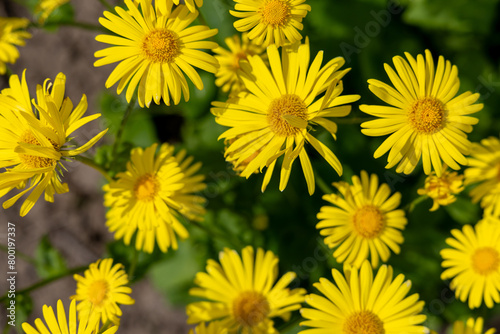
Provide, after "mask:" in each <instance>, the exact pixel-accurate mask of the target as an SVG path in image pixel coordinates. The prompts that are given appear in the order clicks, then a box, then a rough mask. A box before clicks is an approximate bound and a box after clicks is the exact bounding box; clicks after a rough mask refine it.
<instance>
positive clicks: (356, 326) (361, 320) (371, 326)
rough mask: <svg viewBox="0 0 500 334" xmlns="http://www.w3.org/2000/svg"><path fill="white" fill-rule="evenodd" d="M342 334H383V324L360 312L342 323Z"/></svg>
mask: <svg viewBox="0 0 500 334" xmlns="http://www.w3.org/2000/svg"><path fill="white" fill-rule="evenodd" d="M343 333H344V334H385V329H384V323H383V322H382V320H380V318H379V317H378V316H377V315H376V314H374V313H372V312H370V311H361V312H357V313H354V314H351V315H350V316H349V317H348V318H347V319H346V320H345V322H344V327H343Z"/></svg>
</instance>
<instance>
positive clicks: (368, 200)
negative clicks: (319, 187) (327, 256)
mask: <svg viewBox="0 0 500 334" xmlns="http://www.w3.org/2000/svg"><path fill="white" fill-rule="evenodd" d="M333 185H334V186H335V187H336V188H337V189H338V190H339V193H340V194H339V195H336V194H328V195H324V196H323V199H324V200H326V201H328V202H330V203H332V204H333V205H334V206H323V207H322V208H321V210H320V212H319V213H318V219H321V221H320V222H319V223H318V224H317V225H316V228H317V229H320V230H321V231H320V234H321V235H322V236H324V237H325V244H327V245H328V247H330V248H335V247H337V249H336V250H335V252H334V253H333V256H334V257H335V259H336V260H337V262H345V263H347V264H352V265H354V266H355V267H359V266H360V265H361V263H363V261H364V260H365V259H367V258H368V255H370V257H371V264H372V266H373V267H374V268H375V267H377V266H378V264H379V257H380V258H381V259H382V261H383V262H386V261H387V260H388V259H389V257H390V255H391V250H392V251H393V252H394V253H396V254H399V251H400V248H399V245H400V244H402V243H403V240H404V239H403V235H402V234H401V230H403V229H404V228H405V226H406V223H407V220H406V217H405V213H404V211H403V210H401V209H399V210H396V208H397V207H398V206H399V204H400V202H401V194H400V193H395V194H393V195H392V196H391V190H390V188H389V186H388V185H387V184H385V183H383V184H381V185H379V181H378V177H377V175H375V174H372V175H371V176H368V173H366V172H365V171H361V179H360V178H359V177H358V176H353V177H352V185H349V184H348V183H347V182H343V181H342V182H336V183H333Z"/></svg>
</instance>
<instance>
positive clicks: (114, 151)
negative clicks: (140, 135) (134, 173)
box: [110, 97, 136, 167]
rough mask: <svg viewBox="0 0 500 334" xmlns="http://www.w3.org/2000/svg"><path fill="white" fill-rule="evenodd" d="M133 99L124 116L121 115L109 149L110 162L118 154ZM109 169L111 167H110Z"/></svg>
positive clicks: (132, 107)
mask: <svg viewBox="0 0 500 334" xmlns="http://www.w3.org/2000/svg"><path fill="white" fill-rule="evenodd" d="M135 101H136V99H135V97H133V98H132V99H131V100H130V102H129V104H128V105H127V109H125V114H124V115H123V118H122V121H121V123H120V127H119V128H118V132H117V133H116V137H115V142H114V143H113V148H112V149H111V159H112V161H115V160H116V155H117V153H118V147H120V143H121V140H122V136H123V131H124V130H125V126H126V125H127V122H128V119H129V118H130V114H131V113H132V110H133V109H134V106H135ZM110 167H111V166H110Z"/></svg>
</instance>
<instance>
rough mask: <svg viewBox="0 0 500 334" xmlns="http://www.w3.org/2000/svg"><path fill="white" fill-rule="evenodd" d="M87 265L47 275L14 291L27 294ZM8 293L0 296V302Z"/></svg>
mask: <svg viewBox="0 0 500 334" xmlns="http://www.w3.org/2000/svg"><path fill="white" fill-rule="evenodd" d="M88 267H89V265H86V266H82V267H76V268H72V269H68V270H67V271H65V272H63V273H61V274H59V275H55V276H52V277H49V278H46V279H44V280H41V281H39V282H37V283H35V284H33V285H31V286H29V287H27V288H25V289H22V290H18V291H17V292H16V295H24V294H27V293H29V292H31V291H33V290H36V289H38V288H41V287H42V286H45V285H47V284H50V283H52V282H54V281H57V280H58V279H61V278H63V277H66V276H69V275H73V274H76V273H79V272H82V271H84V270H86V269H87V268H88ZM7 297H8V294H7V293H6V294H5V295H3V296H2V297H1V298H0V303H4V302H5V301H6V300H7V299H8V298H7Z"/></svg>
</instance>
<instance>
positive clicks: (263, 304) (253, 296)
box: [233, 291, 270, 327]
mask: <svg viewBox="0 0 500 334" xmlns="http://www.w3.org/2000/svg"><path fill="white" fill-rule="evenodd" d="M269 311H270V308H269V302H268V301H267V299H266V297H264V296H263V295H262V294H260V293H259V292H257V291H244V292H242V293H240V295H239V296H238V297H236V298H235V299H234V301H233V315H234V318H235V319H236V320H237V321H238V322H239V323H240V324H241V325H242V326H248V327H253V326H256V325H258V324H259V323H260V322H261V321H263V320H264V319H265V318H266V317H267V315H268V314H269Z"/></svg>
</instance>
